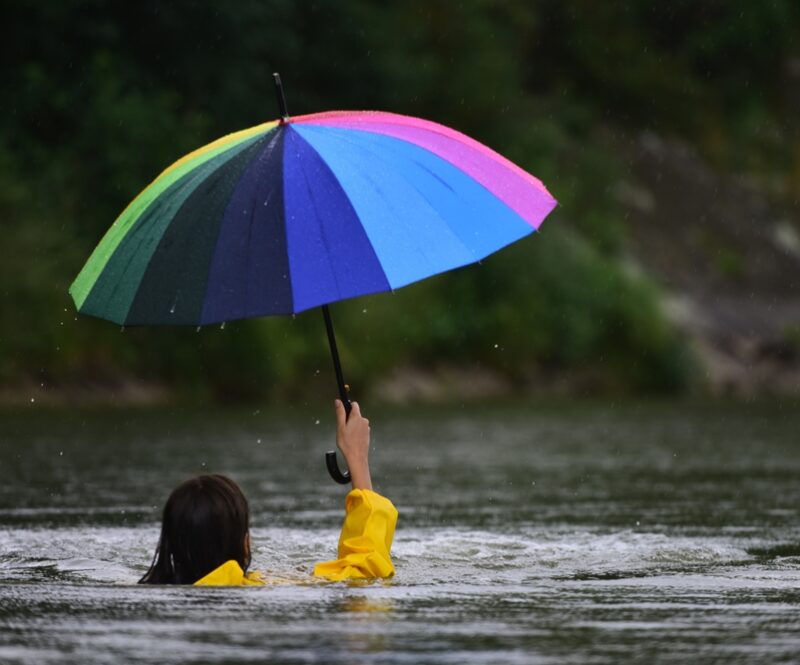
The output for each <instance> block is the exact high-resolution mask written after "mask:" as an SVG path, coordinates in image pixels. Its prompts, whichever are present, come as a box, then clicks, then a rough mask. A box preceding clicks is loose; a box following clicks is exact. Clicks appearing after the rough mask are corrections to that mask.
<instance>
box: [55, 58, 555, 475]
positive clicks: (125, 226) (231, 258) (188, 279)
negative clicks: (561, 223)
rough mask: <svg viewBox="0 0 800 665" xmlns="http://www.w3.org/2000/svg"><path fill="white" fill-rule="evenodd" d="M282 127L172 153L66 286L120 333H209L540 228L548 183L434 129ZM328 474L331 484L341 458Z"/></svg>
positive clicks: (412, 121) (378, 120)
mask: <svg viewBox="0 0 800 665" xmlns="http://www.w3.org/2000/svg"><path fill="white" fill-rule="evenodd" d="M274 78H275V85H276V91H277V97H278V104H279V106H280V111H281V118H280V119H279V120H275V121H272V122H267V123H264V124H262V125H257V126H255V127H252V128H250V129H245V130H243V131H239V132H236V133H234V134H229V135H228V136H224V137H222V138H221V139H218V140H217V141H214V142H213V143H209V144H208V145H206V146H203V147H202V148H199V149H197V150H195V151H194V152H192V153H190V154H188V155H186V156H185V157H183V158H182V159H179V160H178V161H177V162H175V163H174V164H173V165H172V166H170V167H169V168H167V169H166V170H165V171H164V172H163V173H162V174H161V175H159V176H158V177H157V178H156V179H155V180H154V181H153V182H152V183H151V184H150V185H149V186H148V187H147V188H145V189H144V191H142V192H141V193H140V194H139V195H138V196H137V197H136V198H135V199H134V200H133V201H132V202H131V203H130V204H129V205H128V207H127V208H126V209H125V210H124V211H123V212H122V214H121V215H120V216H119V217H118V218H117V220H116V221H115V222H114V224H113V225H112V226H111V228H110V229H109V230H108V232H107V233H106V235H105V236H104V237H103V239H102V240H101V241H100V244H99V245H98V246H97V248H96V249H95V250H94V252H93V253H92V255H91V257H90V258H89V260H88V261H87V263H86V265H85V266H84V267H83V270H81V272H80V274H79V275H78V276H77V278H76V279H75V281H74V283H73V284H72V286H71V287H70V294H71V295H72V297H73V299H74V300H75V305H76V306H77V308H78V311H79V312H81V313H83V314H89V315H92V316H97V317H99V318H102V319H107V320H109V321H113V322H115V323H118V324H120V325H125V326H128V325H162V324H178V325H180V324H183V325H193V326H199V325H206V324H211V323H219V322H225V321H232V320H236V319H245V318H249V317H256V316H267V315H272V314H293V313H298V312H302V311H304V310H307V309H310V308H313V307H321V308H322V312H323V315H324V317H325V325H326V328H327V332H328V341H329V343H330V348H331V354H332V356H333V362H334V368H335V370H336V380H337V383H338V389H339V395H340V397H341V399H342V401H343V402H344V404H345V408H347V409H348V413H349V406H350V401H349V399H348V387H347V386H346V384H345V382H344V378H343V374H342V369H341V365H340V363H339V357H338V353H337V350H336V339H335V337H334V333H333V324H332V322H331V316H330V312H329V310H328V305H329V304H330V303H333V302H336V301H338V300H342V299H345V298H353V297H356V296H361V295H366V294H370V293H379V292H381V291H388V290H393V289H397V288H399V287H401V286H405V285H407V284H410V283H412V282H416V281H418V280H421V279H424V278H426V277H429V276H431V275H435V274H437V273H441V272H444V271H447V270H451V269H453V268H457V267H459V266H463V265H467V264H470V263H474V262H476V261H479V260H480V259H482V258H484V257H486V256H487V255H489V254H491V253H492V252H495V251H496V250H498V249H500V248H502V247H504V246H506V245H508V244H510V243H512V242H514V241H515V240H518V239H520V238H522V237H523V236H526V235H528V234H529V233H531V232H533V231H535V230H536V229H537V228H538V227H539V225H540V224H541V222H542V220H543V219H544V218H545V217H546V216H547V215H548V213H549V212H550V211H551V210H552V209H553V208H554V207H555V205H556V201H555V199H554V198H553V197H552V196H551V195H550V194H549V192H548V191H547V190H546V189H545V187H544V185H542V183H541V182H540V181H539V180H537V179H536V178H534V177H533V176H532V175H530V174H528V173H526V172H525V171H523V170H522V169H521V168H519V167H518V166H516V165H515V164H513V163H511V162H510V161H508V160H507V159H505V158H504V157H501V156H500V155H498V154H497V153H496V152H494V151H493V150H491V149H489V148H487V147H486V146H484V145H482V144H480V143H478V142H477V141H474V140H472V139H470V138H468V137H467V136H464V135H463V134H461V133H459V132H457V131H455V130H453V129H449V128H447V127H444V126H442V125H438V124H436V123H433V122H428V121H426V120H421V119H419V118H412V117H408V116H403V115H396V114H393V113H383V112H374V111H333V112H329V113H317V114H313V115H304V116H298V117H294V118H290V117H289V115H288V113H287V110H286V102H285V100H284V96H283V89H282V87H281V82H280V76H279V75H277V74H275V75H274ZM326 459H327V464H328V470H329V471H330V473H331V476H332V477H333V478H334V480H336V481H337V482H341V483H346V482H348V481H349V475H348V474H347V473H342V472H341V471H340V470H339V467H338V465H337V461H336V454H335V453H334V452H331V453H328V454H327V458H326Z"/></svg>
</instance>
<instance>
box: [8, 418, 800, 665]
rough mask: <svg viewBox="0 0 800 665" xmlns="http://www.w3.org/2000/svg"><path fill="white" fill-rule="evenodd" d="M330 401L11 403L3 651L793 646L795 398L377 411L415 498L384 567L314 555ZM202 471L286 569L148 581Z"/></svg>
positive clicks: (378, 436) (415, 651) (401, 500)
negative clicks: (300, 404) (271, 581)
mask: <svg viewBox="0 0 800 665" xmlns="http://www.w3.org/2000/svg"><path fill="white" fill-rule="evenodd" d="M327 411H328V409H327V408H325V409H323V408H320V409H319V410H318V412H312V410H307V411H302V412H291V413H286V412H272V413H266V412H253V411H245V412H240V411H236V412H230V411H228V412H219V413H198V412H191V411H181V412H172V413H163V412H151V411H140V412H111V413H109V412H104V413H99V412H97V413H92V412H77V413H42V412H38V411H31V412H29V413H19V412H18V413H16V414H6V415H2V416H0V470H2V478H3V483H2V484H0V662H2V663H25V664H34V663H35V664H37V665H38V664H40V663H76V664H81V665H84V664H91V663H119V662H130V663H247V662H265V661H269V662H285V663H315V662H320V663H551V662H552V663H621V662H656V661H657V662H676V663H677V662H681V663H684V662H709V663H717V662H720V663H721V662H726V663H727V662H732V663H733V662H741V663H751V662H771V663H779V662H787V663H788V662H796V661H797V659H798V656H799V655H800V532H798V525H800V510H799V508H800V482H798V481H799V480H800V437H799V436H798V433H800V411H798V410H797V409H796V408H789V407H787V406H781V405H779V404H775V405H760V406H746V405H736V406H725V405H658V404H656V405H652V404H651V405H636V404H629V405H624V406H614V405H610V404H603V405H594V406H591V405H589V406H586V405H584V406H579V407H576V406H566V405H564V406H549V407H535V408H522V407H508V408H502V409H501V408H483V409H476V408H474V407H469V408H463V409H462V408H453V409H449V410H443V409H425V410H413V411H412V410H408V411H403V412H397V411H395V412H385V413H375V414H368V415H369V416H370V417H371V420H372V425H373V442H374V447H373V452H372V461H373V467H374V474H373V475H374V481H375V484H376V489H378V490H379V491H381V492H383V493H384V494H386V495H387V496H389V497H390V498H392V499H393V500H394V502H395V504H396V505H397V506H398V509H399V511H400V523H399V526H398V531H397V535H396V540H395V546H394V549H393V552H394V557H395V563H396V566H397V575H396V576H395V578H394V579H392V580H391V581H389V582H377V583H371V584H346V583H340V584H329V583H319V582H317V581H315V580H313V579H312V578H311V577H310V575H309V572H310V569H311V567H312V566H313V564H314V562H316V561H319V560H324V559H328V558H332V557H333V555H334V551H335V543H336V539H337V536H338V527H339V524H340V522H341V517H342V503H343V497H344V492H343V490H342V489H341V488H340V487H338V486H336V485H334V484H333V483H332V482H330V481H329V480H328V479H327V477H326V472H325V470H324V465H323V459H322V452H323V451H324V450H325V449H326V448H327V447H328V446H329V445H330V443H331V439H332V433H331V424H330V420H331V414H329V413H328V412H327ZM317 421H320V422H317ZM206 471H215V472H224V473H228V474H230V475H231V476H232V477H233V478H235V479H236V480H237V481H238V482H239V483H240V484H241V485H242V486H243V488H244V489H245V492H246V493H247V495H248V497H249V498H250V502H251V508H252V512H253V540H254V546H255V550H254V556H253V559H254V567H255V568H258V569H261V570H265V571H267V572H268V573H270V574H272V575H274V576H277V577H281V578H283V579H284V580H285V583H284V584H280V585H275V586H270V587H265V588H236V589H209V588H204V589H194V588H175V587H173V588H153V587H142V586H137V585H136V584H135V581H136V580H137V579H138V577H140V576H141V574H142V573H143V572H144V570H145V569H146V567H147V564H148V563H149V561H150V559H151V557H152V554H153V548H154V546H155V543H156V540H157V535H158V518H159V512H160V509H161V506H162V505H163V501H164V500H165V498H166V496H167V494H168V493H169V491H170V490H171V489H172V488H173V487H174V486H175V485H176V484H177V483H179V482H180V481H181V480H183V479H184V478H186V477H187V476H189V475H191V474H194V473H198V472H206Z"/></svg>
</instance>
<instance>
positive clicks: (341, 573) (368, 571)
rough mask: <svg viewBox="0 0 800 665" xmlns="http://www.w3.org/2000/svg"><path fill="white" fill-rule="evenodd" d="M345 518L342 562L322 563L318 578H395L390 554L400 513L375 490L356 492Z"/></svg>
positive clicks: (349, 500)
mask: <svg viewBox="0 0 800 665" xmlns="http://www.w3.org/2000/svg"><path fill="white" fill-rule="evenodd" d="M345 512H346V515H345V518H344V524H343V525H342V534H341V535H340V536H339V558H338V559H336V560H334V561H325V562H324V563H318V564H317V565H316V566H315V567H314V575H315V576H317V577H326V578H328V579H329V580H333V581H337V582H338V581H340V580H348V579H359V578H361V579H363V578H368V577H391V576H392V575H394V565H392V558H391V555H390V553H389V552H390V550H391V549H392V540H393V539H394V528H395V526H396V524H397V509H396V508H395V507H394V505H393V504H392V502H391V501H389V499H387V498H386V497H383V496H381V495H380V494H378V493H377V492H373V491H372V490H353V491H351V492H350V493H349V494H348V495H347V499H346V500H345Z"/></svg>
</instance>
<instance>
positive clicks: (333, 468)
mask: <svg viewBox="0 0 800 665" xmlns="http://www.w3.org/2000/svg"><path fill="white" fill-rule="evenodd" d="M325 464H326V465H327V467H328V473H329V474H331V478H333V479H334V480H335V481H336V482H337V483H339V484H340V485H347V483H349V482H350V472H349V471H342V470H341V469H340V468H339V462H338V461H337V459H336V451H335V450H329V451H328V452H327V453H325Z"/></svg>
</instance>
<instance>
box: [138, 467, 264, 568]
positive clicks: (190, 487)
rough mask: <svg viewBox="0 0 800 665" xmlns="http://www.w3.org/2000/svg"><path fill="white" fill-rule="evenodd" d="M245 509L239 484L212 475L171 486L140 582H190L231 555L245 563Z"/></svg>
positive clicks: (247, 560)
mask: <svg viewBox="0 0 800 665" xmlns="http://www.w3.org/2000/svg"><path fill="white" fill-rule="evenodd" d="M249 528H250V511H249V509H248V506H247V499H246V498H245V496H244V494H243V493H242V490H241V489H239V486H238V485H237V484H236V483H235V482H233V481H232V480H231V479H230V478H227V477H226V476H221V475H218V474H213V475H205V476H197V477H196V478H191V479H189V480H187V481H186V482H184V483H181V484H180V485H178V487H176V488H175V489H174V490H173V492H172V494H170V495H169V499H167V503H166V505H165V506H164V516H163V520H162V523H161V538H160V539H159V541H158V548H157V549H156V554H155V557H154V558H153V563H152V565H151V566H150V570H148V571H147V572H146V573H145V575H144V577H142V579H141V580H139V582H140V583H145V584H194V583H195V582H196V581H197V580H199V579H200V578H201V577H204V576H205V575H207V574H208V573H210V572H211V571H212V570H214V569H215V568H218V567H219V566H221V565H222V564H223V563H225V562H226V561H230V560H231V559H233V560H234V561H236V562H237V563H238V564H239V565H240V566H241V567H242V570H244V571H246V570H247V567H248V566H249V565H250V542H249V539H250V535H249Z"/></svg>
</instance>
